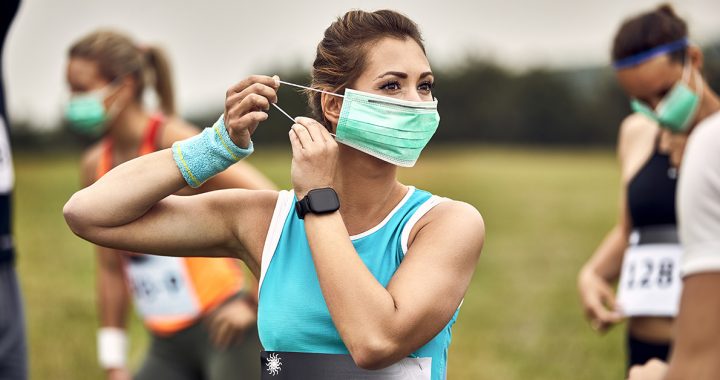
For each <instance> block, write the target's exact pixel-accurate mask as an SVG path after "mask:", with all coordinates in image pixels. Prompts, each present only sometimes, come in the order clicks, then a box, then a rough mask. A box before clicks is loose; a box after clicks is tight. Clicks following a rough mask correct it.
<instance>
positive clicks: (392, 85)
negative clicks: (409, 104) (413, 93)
mask: <svg viewBox="0 0 720 380" xmlns="http://www.w3.org/2000/svg"><path fill="white" fill-rule="evenodd" d="M380 89H381V90H386V91H397V90H399V89H400V82H398V81H388V82H385V83H384V84H383V85H381V86H380Z"/></svg>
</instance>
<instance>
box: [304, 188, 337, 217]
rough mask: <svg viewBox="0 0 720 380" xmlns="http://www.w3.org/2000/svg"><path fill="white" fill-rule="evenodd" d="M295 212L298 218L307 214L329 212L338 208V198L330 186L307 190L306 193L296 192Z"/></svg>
mask: <svg viewBox="0 0 720 380" xmlns="http://www.w3.org/2000/svg"><path fill="white" fill-rule="evenodd" d="M297 197H298V201H297V203H295V212H296V213H297V216H298V217H299V218H300V219H304V218H305V215H309V214H316V215H317V214H323V215H324V214H330V213H334V212H336V211H337V210H339V209H340V198H339V197H338V195H337V193H336V192H335V190H334V189H333V188H331V187H322V188H316V189H311V190H308V191H307V193H306V194H304V195H302V193H301V194H298V195H297Z"/></svg>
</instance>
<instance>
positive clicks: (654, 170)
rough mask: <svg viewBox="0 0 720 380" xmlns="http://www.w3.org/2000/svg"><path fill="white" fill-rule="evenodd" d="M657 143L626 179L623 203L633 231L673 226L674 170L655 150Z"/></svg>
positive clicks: (661, 154) (675, 171)
mask: <svg viewBox="0 0 720 380" xmlns="http://www.w3.org/2000/svg"><path fill="white" fill-rule="evenodd" d="M658 142H659V139H658V141H656V143H655V149H654V150H653V154H652V156H651V157H650V159H648V160H647V162H646V163H645V165H643V166H642V167H641V168H640V170H639V171H638V172H637V174H635V177H633V178H632V179H631V180H630V183H629V184H628V189H627V203H628V209H629V211H630V219H631V220H632V226H633V228H640V227H647V226H659V225H675V224H676V215H675V187H676V185H677V169H675V168H674V167H673V166H672V165H671V164H670V156H669V155H667V154H664V153H660V152H659V151H658Z"/></svg>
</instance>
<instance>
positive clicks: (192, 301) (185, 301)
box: [127, 255, 200, 319]
mask: <svg viewBox="0 0 720 380" xmlns="http://www.w3.org/2000/svg"><path fill="white" fill-rule="evenodd" d="M127 268H128V271H127V272H128V279H129V281H130V287H131V288H132V292H133V295H134V299H135V307H136V308H137V310H138V312H139V313H140V315H141V316H142V317H143V318H146V319H148V318H172V319H175V318H193V317H195V316H197V315H199V314H200V306H199V302H198V300H197V298H196V296H195V290H194V288H193V286H192V282H191V281H190V277H189V276H188V273H187V269H186V267H185V263H184V261H183V259H182V258H179V257H165V256H153V255H137V256H133V257H131V258H130V259H129V260H128V266H127Z"/></svg>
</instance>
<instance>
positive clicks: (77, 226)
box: [63, 193, 89, 239]
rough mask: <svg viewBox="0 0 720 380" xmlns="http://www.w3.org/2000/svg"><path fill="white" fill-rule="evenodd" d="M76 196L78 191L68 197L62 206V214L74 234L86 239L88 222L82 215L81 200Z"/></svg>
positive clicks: (83, 213)
mask: <svg viewBox="0 0 720 380" xmlns="http://www.w3.org/2000/svg"><path fill="white" fill-rule="evenodd" d="M78 198H79V197H78V193H75V194H73V196H72V197H70V199H69V200H68V201H67V202H66V203H65V206H63V216H64V217H65V223H67V225H68V227H70V230H71V231H72V232H73V233H74V234H75V235H77V236H80V237H81V238H83V239H87V236H88V230H89V223H88V221H87V218H84V217H83V216H84V215H85V212H84V210H83V207H82V202H80V201H79V199H78Z"/></svg>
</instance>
